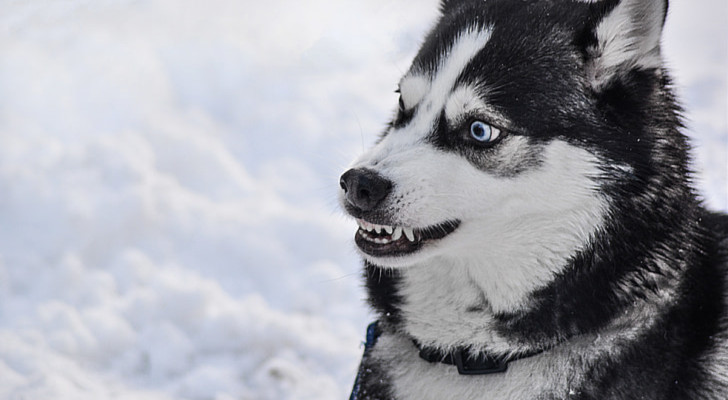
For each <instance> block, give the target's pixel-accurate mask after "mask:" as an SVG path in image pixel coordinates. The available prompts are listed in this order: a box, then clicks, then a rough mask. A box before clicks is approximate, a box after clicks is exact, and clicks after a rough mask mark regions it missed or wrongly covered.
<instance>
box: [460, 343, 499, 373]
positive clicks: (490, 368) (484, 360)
mask: <svg viewBox="0 0 728 400" xmlns="http://www.w3.org/2000/svg"><path fill="white" fill-rule="evenodd" d="M452 358H453V361H454V362H455V366H457V368H458V373H459V374H460V375H488V374H497V373H500V372H505V371H506V369H508V362H507V361H505V360H499V359H496V358H493V357H490V356H488V355H486V354H479V355H478V356H477V357H475V358H468V357H467V356H466V355H463V350H462V349H458V350H456V351H454V352H452Z"/></svg>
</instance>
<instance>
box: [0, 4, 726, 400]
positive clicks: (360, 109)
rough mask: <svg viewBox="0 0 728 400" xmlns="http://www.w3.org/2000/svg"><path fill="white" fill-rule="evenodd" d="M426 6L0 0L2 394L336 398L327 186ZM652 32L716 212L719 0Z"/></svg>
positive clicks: (409, 44) (365, 129)
mask: <svg viewBox="0 0 728 400" xmlns="http://www.w3.org/2000/svg"><path fill="white" fill-rule="evenodd" d="M436 3H437V1H436V0H427V1H422V0H396V1H391V0H309V1H305V2H303V1H301V2H291V1H283V0H267V1H263V2H257V1H249V0H247V1H245V0H244V1H236V0H208V1H205V2H202V1H194V0H55V1H50V0H35V1H31V0H0V9H1V10H2V12H1V13H0V399H44V400H45V399H74V400H78V399H94V400H98V399H216V400H229V399H256V400H257V399H262V400H266V399H275V400H281V399H317V400H320V399H345V398H347V396H348V393H349V390H350V388H351V385H352V383H353V379H354V375H355V373H356V368H357V365H358V362H359V356H360V354H361V347H360V343H361V340H362V336H363V331H364V328H365V326H366V323H367V322H368V320H369V319H370V318H371V316H370V315H369V314H368V311H367V309H366V307H365V305H364V302H363V297H364V293H363V290H362V289H361V286H360V278H359V274H360V272H359V269H360V267H359V260H358V258H357V256H356V253H355V251H354V249H353V244H352V238H353V233H354V229H355V225H354V223H353V222H352V221H350V220H348V219H346V218H344V217H343V215H342V214H341V212H340V211H338V208H337V205H336V193H337V190H338V176H339V174H340V173H341V172H342V171H343V170H344V168H345V166H346V165H347V163H348V162H349V161H350V160H351V159H352V158H353V157H354V156H355V155H356V154H358V153H359V152H361V151H362V150H363V149H364V148H365V147H367V146H369V145H370V144H371V143H372V142H373V141H374V140H375V138H376V136H377V134H378V133H379V132H380V131H381V130H382V128H383V127H384V124H385V122H386V120H387V118H388V117H389V115H390V112H391V110H393V109H394V107H395V105H396V101H397V99H396V95H395V94H393V90H394V89H395V87H396V82H397V80H398V79H399V77H400V76H401V74H402V73H403V72H404V71H405V70H406V69H407V67H408V64H409V62H410V60H411V58H412V56H413V55H414V52H415V51H416V50H417V46H418V44H419V43H420V40H421V38H422V35H423V33H424V32H425V31H426V29H427V28H428V27H429V26H430V25H431V24H432V22H433V20H434V18H435V15H436ZM664 43H665V53H666V58H667V60H668V62H669V64H670V66H671V68H672V70H673V71H674V75H675V76H676V81H677V84H678V91H679V93H680V95H681V97H682V99H683V101H684V103H685V106H686V108H687V110H688V112H687V116H688V117H689V123H688V124H689V126H690V132H691V136H692V137H693V138H694V139H695V140H694V143H695V145H696V150H695V152H694V153H695V155H696V157H697V161H698V162H697V167H696V169H697V170H698V171H699V184H700V188H701V191H702V193H704V195H705V197H706V200H707V203H708V204H709V205H711V206H712V207H713V208H715V209H724V210H725V209H726V208H728V192H727V190H726V186H728V185H727V184H726V181H727V175H728V161H727V155H726V154H727V152H728V149H727V147H728V140H727V137H728V123H727V122H726V112H727V110H726V108H727V106H726V74H727V72H726V71H728V69H727V68H728V67H727V66H728V5H727V3H726V2H725V0H675V1H673V2H672V8H671V15H670V17H669V19H668V25H667V28H666V36H665V41H664Z"/></svg>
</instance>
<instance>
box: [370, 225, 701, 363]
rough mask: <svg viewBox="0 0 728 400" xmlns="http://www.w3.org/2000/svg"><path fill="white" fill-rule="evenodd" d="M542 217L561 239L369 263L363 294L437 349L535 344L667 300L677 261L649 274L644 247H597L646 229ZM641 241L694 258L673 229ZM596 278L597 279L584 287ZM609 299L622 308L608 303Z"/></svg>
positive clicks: (523, 348)
mask: <svg viewBox="0 0 728 400" xmlns="http://www.w3.org/2000/svg"><path fill="white" fill-rule="evenodd" d="M686 214H687V217H686V216H683V217H682V218H680V219H682V220H683V221H686V220H687V219H690V218H695V216H693V217H690V216H689V214H690V213H689V212H686ZM676 223H680V222H679V221H678V222H676ZM548 225H549V226H551V228H549V229H551V230H548V229H546V228H544V229H545V230H540V231H538V230H536V231H538V232H540V233H542V235H540V237H541V238H543V237H548V238H554V237H559V240H557V241H551V242H549V243H548V244H544V242H543V241H539V240H536V239H537V236H534V237H525V238H523V240H521V241H520V242H517V243H518V246H520V248H507V247H498V249H499V250H500V251H501V253H492V254H491V255H490V256H488V255H487V254H478V255H477V257H475V258H471V259H467V258H463V257H447V256H441V257H435V258H432V259H430V260H428V261H426V262H422V263H419V264H417V265H413V266H411V267H408V268H403V269H397V270H382V269H379V268H377V267H374V266H372V265H368V267H367V270H368V276H369V279H368V282H367V285H368V288H369V291H370V299H371V300H372V302H373V303H374V306H375V308H377V309H378V310H379V311H380V312H381V313H382V316H383V318H384V319H385V320H389V321H390V322H391V325H392V326H393V327H394V329H395V330H396V331H398V332H400V333H402V334H404V335H407V336H410V337H411V338H413V339H416V340H417V341H418V342H419V343H421V344H422V345H424V346H427V347H432V348H436V349H439V350H442V351H452V350H455V349H457V348H463V347H466V348H470V349H473V350H477V351H486V352H489V353H494V354H501V355H508V354H514V353H524V352H529V351H534V350H542V349H544V348H548V347H551V346H554V345H556V344H558V343H560V342H562V341H563V340H565V339H567V338H569V337H573V336H577V335H581V334H583V333H585V332H594V331H595V330H605V332H606V331H607V330H609V329H610V328H609V326H610V325H614V324H620V322H619V321H620V319H619V318H620V316H621V317H624V316H627V317H629V316H631V315H638V314H639V315H641V314H640V310H644V309H652V308H653V307H654V306H655V305H656V304H658V303H667V302H669V301H670V297H671V295H672V294H671V293H673V292H674V290H675V288H676V287H677V285H678V284H679V282H680V277H679V276H677V275H679V273H680V271H679V268H677V269H675V274H676V275H675V276H658V275H654V276H652V275H651V274H650V273H649V271H647V270H643V269H640V268H638V267H637V265H639V264H640V262H641V261H640V259H641V258H643V257H645V258H647V257H648V256H647V255H646V253H645V254H642V255H640V254H638V253H634V254H628V256H629V257H632V258H633V260H632V261H630V263H631V264H632V265H633V266H631V267H630V266H628V265H626V264H624V265H622V264H621V263H622V261H624V260H622V259H615V258H613V256H611V255H610V254H609V253H605V252H602V250H601V249H603V248H605V246H600V245H599V244H598V243H599V241H603V242H602V243H607V242H608V243H610V244H611V245H612V247H613V249H612V250H610V251H611V252H613V253H614V254H623V253H625V254H626V252H625V251H623V250H624V249H623V248H627V247H631V248H637V247H635V246H634V240H635V235H639V234H647V233H646V232H641V233H640V232H636V233H633V234H632V235H630V236H625V237H624V238H623V239H621V240H617V239H615V238H614V236H615V235H617V236H620V235H626V234H625V233H623V232H614V231H613V232H604V231H609V229H608V228H603V229H602V231H601V232H600V234H599V235H600V237H599V238H595V239H594V238H592V239H594V241H595V242H596V243H593V242H592V243H590V244H586V242H585V240H586V239H585V237H584V236H581V235H583V234H584V232H581V233H580V235H577V236H574V237H573V238H571V239H570V238H569V237H568V235H563V234H562V235H561V236H559V234H558V232H557V231H558V229H559V227H560V226H564V225H563V224H562V225H559V224H548ZM571 228H573V226H572V227H571ZM536 231H534V232H536ZM572 231H574V230H572ZM681 231H683V232H685V231H688V230H686V229H682V230H681ZM662 233H663V234H664V231H662ZM587 234H588V235H590V236H589V237H591V235H592V233H589V232H587ZM606 235H608V237H606ZM648 236H649V235H648ZM683 239H685V238H683ZM683 239H680V240H683ZM604 241H607V242H604ZM644 242H645V243H651V246H652V247H653V249H654V250H649V249H648V248H647V247H644V248H641V249H639V250H640V251H644V250H648V252H649V251H657V249H658V248H662V249H664V245H665V243H672V248H671V250H670V251H672V252H674V253H675V254H673V255H674V256H675V258H677V256H678V254H679V255H680V257H683V258H685V257H692V256H691V255H690V254H691V253H694V249H693V251H688V250H686V249H688V248H689V247H690V244H689V242H687V241H684V240H683V242H681V243H678V238H661V237H657V236H655V239H654V240H646V239H645V240H644ZM514 246H516V244H514ZM584 246H586V247H587V248H586V249H584ZM546 248H547V249H548V250H549V251H548V252H547V253H545V252H544V249H546ZM661 251H663V252H664V251H666V250H661ZM507 254H511V256H510V257H508V256H507ZM513 254H515V255H516V256H513ZM544 254H547V255H548V256H544ZM650 257H653V258H654V255H652V256H650ZM667 257H670V255H667V254H662V255H661V258H656V259H663V260H665V262H667ZM474 260H479V261H477V262H476V261H474ZM508 260H510V261H511V263H510V264H509V263H508V262H507V261H508ZM614 265H618V266H619V267H620V268H623V269H624V271H615V268H614V267H610V266H614ZM666 270H668V269H663V272H664V271H666ZM604 274H606V275H604ZM587 275H588V276H587ZM633 276H634V277H633ZM617 279H627V280H631V279H640V280H643V281H644V284H645V285H647V286H651V287H653V291H652V292H650V293H651V294H650V296H648V297H647V298H638V297H636V295H635V294H633V293H628V292H623V291H620V290H615V288H616V287H617V286H614V285H616V280H617ZM557 280H558V281H559V282H556V281H557ZM585 282H592V283H589V284H587V283H585ZM594 282H596V285H598V286H589V285H595V283H594ZM655 287H658V288H659V290H654V288H655ZM554 288H560V289H558V290H556V289H554ZM607 304H609V305H610V306H606V305H607ZM615 305H616V306H617V307H620V308H621V311H619V312H617V311H615V309H614V308H613V307H614V306H615ZM570 310H571V311H570ZM573 310H590V315H575V314H573V312H574V311H573ZM557 316H558V318H557ZM539 318H544V319H539ZM624 318H626V317H624ZM628 319H629V320H630V321H640V322H639V323H640V324H643V325H644V326H643V327H641V328H639V329H647V328H648V327H649V325H650V324H651V322H650V319H649V318H642V317H640V318H636V319H635V318H632V317H629V318H628ZM635 329H638V328H635Z"/></svg>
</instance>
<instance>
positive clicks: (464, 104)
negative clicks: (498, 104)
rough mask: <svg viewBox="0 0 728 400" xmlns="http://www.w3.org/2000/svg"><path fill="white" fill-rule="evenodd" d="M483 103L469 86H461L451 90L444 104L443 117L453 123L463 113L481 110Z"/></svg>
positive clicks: (483, 106)
mask: <svg viewBox="0 0 728 400" xmlns="http://www.w3.org/2000/svg"><path fill="white" fill-rule="evenodd" d="M484 108H485V104H484V103H483V101H482V100H480V97H478V94H477V93H476V92H475V90H473V88H471V87H470V86H461V87H459V88H457V89H455V91H453V92H452V94H451V95H450V98H449V99H448V100H447V103H446V104H445V117H447V120H448V122H449V123H451V124H454V123H456V122H458V121H459V119H460V118H461V117H462V116H463V115H464V114H468V113H470V112H472V111H476V110H482V109H484Z"/></svg>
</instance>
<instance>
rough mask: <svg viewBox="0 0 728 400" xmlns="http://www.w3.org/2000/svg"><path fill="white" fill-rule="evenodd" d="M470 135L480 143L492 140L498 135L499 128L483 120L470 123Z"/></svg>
mask: <svg viewBox="0 0 728 400" xmlns="http://www.w3.org/2000/svg"><path fill="white" fill-rule="evenodd" d="M470 136H471V137H472V138H473V139H475V140H477V141H478V142H481V143H488V142H492V141H494V140H495V139H497V138H498V136H500V130H499V129H498V128H495V127H493V126H490V125H488V124H486V123H485V122H483V121H475V122H473V123H472V124H470Z"/></svg>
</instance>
